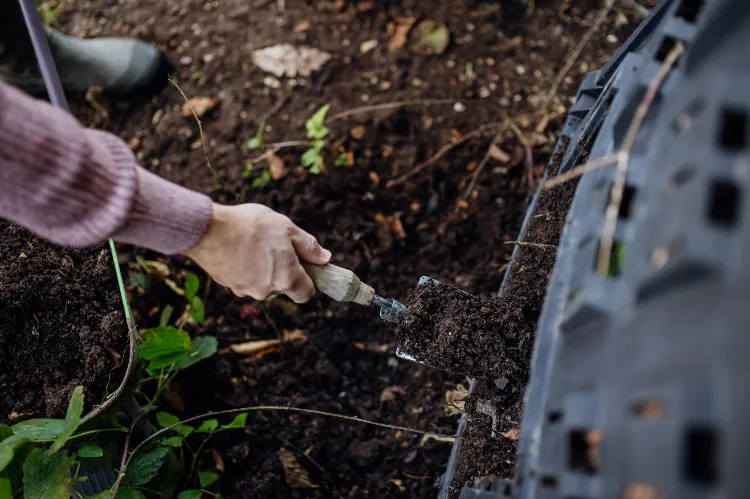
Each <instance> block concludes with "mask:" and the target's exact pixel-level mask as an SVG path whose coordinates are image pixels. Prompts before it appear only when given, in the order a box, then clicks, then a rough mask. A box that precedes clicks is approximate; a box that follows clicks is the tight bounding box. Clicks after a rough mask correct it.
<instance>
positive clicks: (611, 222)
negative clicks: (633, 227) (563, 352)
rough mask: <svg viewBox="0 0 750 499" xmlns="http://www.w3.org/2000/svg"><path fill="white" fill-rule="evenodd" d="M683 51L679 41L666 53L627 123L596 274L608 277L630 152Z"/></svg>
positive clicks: (606, 214) (605, 221)
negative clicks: (628, 124) (645, 119)
mask: <svg viewBox="0 0 750 499" xmlns="http://www.w3.org/2000/svg"><path fill="white" fill-rule="evenodd" d="M684 51H685V44H684V43H682V42H677V44H675V46H674V47H673V48H672V50H670V51H669V53H668V54H667V57H666V58H665V59H664V63H663V64H662V66H661V68H660V69H659V72H658V73H657V74H656V77H655V78H654V79H653V81H652V82H651V84H650V85H649V87H648V90H647V91H646V94H645V95H644V96H643V99H642V100H641V103H640V104H638V108H637V109H636V110H635V115H634V116H633V121H632V122H631V123H630V126H629V127H628V131H627V133H626V134H625V138H624V139H623V141H622V148H621V149H620V151H621V152H620V154H618V156H617V171H616V172H615V182H614V185H613V186H612V194H611V195H610V198H609V204H608V205H607V211H606V213H605V218H604V229H603V231H602V242H601V245H600V246H599V258H598V260H597V264H596V271H597V273H598V274H599V275H607V271H608V270H609V264H610V257H611V254H612V245H613V244H614V238H615V230H616V229H617V214H618V213H619V212H620V205H621V204H622V195H623V192H624V191H625V181H626V179H627V174H628V163H629V160H630V151H631V149H632V148H633V143H634V142H635V137H636V135H637V134H638V130H639V129H640V127H641V124H642V123H643V119H644V118H645V117H646V114H647V113H648V110H649V109H650V108H651V104H652V103H653V102H654V99H655V98H656V95H657V94H658V93H659V89H660V88H661V85H662V83H664V80H665V79H666V78H667V75H669V72H670V71H671V69H672V66H674V63H675V62H676V61H677V59H678V58H679V57H680V55H681V54H682V53H683V52H684Z"/></svg>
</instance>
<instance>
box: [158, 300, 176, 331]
mask: <svg viewBox="0 0 750 499" xmlns="http://www.w3.org/2000/svg"><path fill="white" fill-rule="evenodd" d="M172 312H174V307H173V306H172V305H165V306H164V310H162V311H161V316H159V327H167V326H168V325H169V319H171V318H172Z"/></svg>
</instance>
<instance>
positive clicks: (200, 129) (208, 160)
mask: <svg viewBox="0 0 750 499" xmlns="http://www.w3.org/2000/svg"><path fill="white" fill-rule="evenodd" d="M167 78H168V79H169V82H170V83H171V84H172V85H174V87H175V88H176V89H177V91H178V92H180V95H182V98H183V99H185V103H187V105H188V107H189V108H190V112H191V113H193V117H194V118H195V121H196V122H197V123H198V133H200V136H201V143H202V144H203V154H205V156H206V164H207V165H208V169H209V170H211V173H213V175H214V178H215V179H216V180H217V181H218V182H219V185H221V186H222V187H224V188H225V187H226V186H225V185H224V181H223V180H222V179H221V177H220V176H219V173H218V172H217V171H216V170H215V169H214V167H213V165H212V164H211V158H209V157H208V143H207V142H206V136H205V135H204V134H203V124H202V123H201V120H200V118H198V114H197V113H196V112H195V109H193V105H192V104H191V103H190V99H188V97H187V95H185V92H183V91H182V89H181V88H180V86H179V85H178V84H177V82H176V81H174V80H173V79H172V76H168V77H167ZM225 190H226V189H225Z"/></svg>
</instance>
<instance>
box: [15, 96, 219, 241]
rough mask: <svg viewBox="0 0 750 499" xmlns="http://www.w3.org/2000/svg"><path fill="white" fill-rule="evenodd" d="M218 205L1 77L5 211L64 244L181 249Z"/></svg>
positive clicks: (198, 236) (200, 233) (199, 233)
mask: <svg viewBox="0 0 750 499" xmlns="http://www.w3.org/2000/svg"><path fill="white" fill-rule="evenodd" d="M212 206H213V205H212V203H211V200H210V199H209V198H208V197H207V196H205V195H203V194H199V193H197V192H193V191H190V190H188V189H185V188H183V187H180V186H178V185H175V184H172V183H170V182H168V181H166V180H164V179H162V178H160V177H158V176H156V175H154V174H153V173H151V172H149V171H147V170H145V169H143V168H142V167H140V166H139V165H138V163H137V161H136V159H135V157H134V156H133V153H132V152H131V151H130V149H129V148H128V146H127V144H125V143H124V142H123V141H122V140H120V139H119V138H118V137H116V136H115V135H112V134H109V133H106V132H102V131H97V130H91V129H87V128H84V127H83V126H82V125H81V124H80V123H78V122H77V121H76V120H75V119H74V118H73V117H72V116H70V115H69V114H68V113H66V112H65V111H62V110H59V109H56V108H54V107H52V106H51V105H50V104H48V103H46V102H43V101H40V100H35V99H33V98H31V97H29V96H27V95H25V94H23V93H22V92H20V91H18V90H16V89H14V88H12V87H9V86H7V85H4V84H2V83H0V218H5V219H7V220H10V221H12V222H15V223H17V224H19V225H22V226H24V227H26V228H27V229H29V230H31V231H32V232H35V233H36V234H38V235H40V236H41V237H44V238H45V239H48V240H50V241H52V242H54V243H57V244H61V245H66V246H90V245H94V244H98V243H102V242H104V241H105V240H106V239H108V238H112V239H114V240H116V241H120V242H125V243H130V244H134V245H137V246H141V247H144V248H149V249H152V250H156V251H159V252H161V253H165V254H175V253H181V252H183V251H185V250H187V249H190V248H191V247H192V246H193V245H195V244H196V243H197V242H198V241H199V240H200V239H201V237H203V234H204V233H205V231H206V229H207V227H208V224H209V222H210V220H211V215H212Z"/></svg>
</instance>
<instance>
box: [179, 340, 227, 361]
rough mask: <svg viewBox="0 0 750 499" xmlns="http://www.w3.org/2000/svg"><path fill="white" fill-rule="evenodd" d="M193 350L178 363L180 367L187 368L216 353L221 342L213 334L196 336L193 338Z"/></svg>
mask: <svg viewBox="0 0 750 499" xmlns="http://www.w3.org/2000/svg"><path fill="white" fill-rule="evenodd" d="M192 346H193V351H192V352H190V355H188V356H187V357H186V358H184V359H182V360H181V361H179V362H178V363H177V365H176V367H177V368H178V369H185V368H186V367H190V366H192V365H193V364H195V363H197V362H200V361H201V360H204V359H207V358H209V357H211V356H212V355H213V354H215V353H216V349H217V348H218V346H219V342H218V341H217V340H216V338H214V337H213V336H196V337H195V338H193V340H192Z"/></svg>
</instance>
